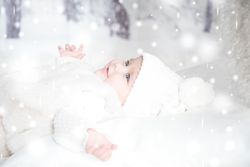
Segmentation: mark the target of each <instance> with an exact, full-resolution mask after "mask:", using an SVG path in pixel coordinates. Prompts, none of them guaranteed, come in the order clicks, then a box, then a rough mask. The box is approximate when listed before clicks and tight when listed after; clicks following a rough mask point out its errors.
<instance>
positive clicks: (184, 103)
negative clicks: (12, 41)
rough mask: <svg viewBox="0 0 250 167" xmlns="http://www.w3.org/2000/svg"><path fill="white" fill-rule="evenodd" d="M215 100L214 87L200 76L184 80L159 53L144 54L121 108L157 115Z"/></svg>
mask: <svg viewBox="0 0 250 167" xmlns="http://www.w3.org/2000/svg"><path fill="white" fill-rule="evenodd" d="M194 87H196V89H195V91H194V89H193V88H194ZM200 97H202V98H200ZM212 99H213V90H212V86H210V85H209V84H208V83H206V82H204V81H203V80H202V79H201V78H188V79H185V80H184V79H182V78H181V77H180V76H179V75H178V74H177V73H175V72H174V71H172V70H171V69H170V68H168V67H167V66H166V65H165V64H164V63H163V62H162V61H161V60H160V59H159V58H157V57H156V56H153V55H151V54H149V53H143V61H142V65H141V69H140V72H139V74H138V76H137V79H136V80H135V83H134V85H133V87H132V88H131V90H130V93H129V95H128V97H127V99H126V101H125V103H124V105H123V107H122V108H123V111H124V114H129V115H135V116H152V115H153V116H157V115H165V114H167V113H179V112H184V111H186V110H187V109H190V108H192V107H197V106H201V105H206V104H208V103H210V102H211V100H212Z"/></svg>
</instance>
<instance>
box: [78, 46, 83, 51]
mask: <svg viewBox="0 0 250 167" xmlns="http://www.w3.org/2000/svg"><path fill="white" fill-rule="evenodd" d="M77 51H78V52H82V51H83V44H81V45H80V46H79V48H78V50H77Z"/></svg>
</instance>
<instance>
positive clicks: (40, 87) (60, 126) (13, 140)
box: [3, 62, 120, 152]
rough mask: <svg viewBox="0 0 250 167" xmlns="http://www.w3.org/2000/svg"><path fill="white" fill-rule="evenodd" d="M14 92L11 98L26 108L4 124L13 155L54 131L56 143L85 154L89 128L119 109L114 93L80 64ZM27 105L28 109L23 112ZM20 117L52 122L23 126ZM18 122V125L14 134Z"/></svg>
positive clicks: (20, 85) (21, 85) (18, 86)
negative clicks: (31, 141)
mask: <svg viewBox="0 0 250 167" xmlns="http://www.w3.org/2000/svg"><path fill="white" fill-rule="evenodd" d="M11 90H12V92H11V96H12V97H14V98H15V99H18V101H20V103H21V104H22V105H23V106H24V107H21V108H20V107H19V109H18V110H15V111H14V110H12V111H10V112H9V113H7V114H6V116H5V118H4V119H5V120H4V121H3V122H4V126H5V129H6V132H7V133H8V134H7V136H8V137H7V145H8V146H9V148H10V150H11V151H12V152H16V151H17V150H18V149H19V148H20V147H22V146H23V145H24V144H25V143H27V141H30V139H34V138H36V137H39V135H41V133H37V131H38V130H39V132H41V131H44V134H46V133H48V131H49V130H48V129H51V128H52V131H51V132H52V135H53V138H54V140H55V142H56V143H58V144H60V145H62V146H64V147H66V148H68V149H70V150H73V151H84V144H85V141H86V134H87V132H86V129H87V128H90V127H91V128H96V125H97V124H98V122H100V121H105V120H106V119H110V118H111V117H113V116H115V115H116V113H117V112H118V111H117V110H119V107H120V106H119V105H120V103H119V101H118V97H117V95H116V93H115V92H114V90H113V89H112V88H111V87H110V86H108V85H106V84H105V83H104V82H103V81H101V80H100V79H99V78H98V77H97V76H96V75H95V74H94V73H93V72H91V70H90V68H88V67H87V66H85V65H84V64H83V63H79V62H74V63H66V64H63V65H60V67H58V68H56V69H55V70H52V71H50V72H49V73H47V74H46V75H45V76H44V77H42V79H41V80H39V81H38V82H35V83H29V84H27V83H18V84H16V85H14V86H13V87H12V89H11ZM20 103H19V105H20ZM26 106H28V108H29V110H25V109H24V108H26ZM16 108H18V107H16ZM31 110H32V111H31ZM13 112H14V113H15V114H13ZM30 112H32V114H30ZM13 115H19V116H16V117H13ZM20 115H23V117H24V116H25V115H31V116H32V117H39V118H41V117H42V116H44V117H47V118H49V117H50V118H52V119H35V120H36V122H35V126H34V124H33V126H29V125H27V126H22V125H21V124H27V123H25V122H23V121H20V120H19V119H20V118H21V117H20ZM31 119H32V118H31ZM10 120H11V121H10ZM39 120H43V121H41V122H39ZM44 120H45V121H44ZM46 121H47V123H44V122H46ZM48 121H50V122H48ZM17 123H18V124H19V126H16V128H17V129H15V130H14V131H13V127H14V126H15V125H16V124H17ZM44 124H45V125H46V126H47V127H44ZM48 126H50V127H48ZM27 132H29V133H27ZM26 134H27V135H28V136H27V135H26Z"/></svg>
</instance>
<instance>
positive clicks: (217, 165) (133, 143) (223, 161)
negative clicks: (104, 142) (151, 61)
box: [3, 112, 250, 167]
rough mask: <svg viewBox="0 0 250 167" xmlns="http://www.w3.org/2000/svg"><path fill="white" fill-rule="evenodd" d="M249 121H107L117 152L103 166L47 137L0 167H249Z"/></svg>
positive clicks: (209, 117)
mask: <svg viewBox="0 0 250 167" xmlns="http://www.w3.org/2000/svg"><path fill="white" fill-rule="evenodd" d="M249 116H250V113H248V112H245V113H244V112H239V113H231V114H228V115H221V114H215V113H209V114H208V113H202V114H198V113H196V114H190V113H186V114H182V115H171V116H166V117H162V118H155V119H152V118H123V119H117V120H112V121H110V122H108V123H107V126H108V127H110V128H109V130H111V131H112V132H113V134H114V135H112V136H109V137H110V139H111V140H112V141H113V142H114V143H116V144H118V149H117V150H116V151H114V154H113V156H112V158H111V160H109V161H107V162H101V161H99V160H97V159H96V158H94V157H92V156H91V155H87V154H85V153H73V152H70V151H68V150H65V149H63V148H61V147H60V146H58V145H56V144H55V143H54V142H53V140H52V139H51V138H50V137H49V136H48V137H45V138H41V139H38V140H37V141H35V142H33V143H30V144H29V145H28V146H27V147H25V148H23V149H21V150H20V151H19V152H17V153H16V154H14V155H13V156H11V157H10V158H9V159H8V160H7V161H6V162H5V164H4V165H3V167H17V166H18V167H73V166H74V167H78V166H81V167H97V166H98V167H99V166H109V167H112V166H115V167H135V166H144V167H149V166H150V167H168V166H169V167H236V166H237V167H249V166H250V143H249V141H250V140H249V139H250V131H249V125H250V117H249Z"/></svg>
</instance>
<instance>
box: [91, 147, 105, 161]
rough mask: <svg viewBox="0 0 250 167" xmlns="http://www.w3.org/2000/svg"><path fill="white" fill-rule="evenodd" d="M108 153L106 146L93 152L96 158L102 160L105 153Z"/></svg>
mask: <svg viewBox="0 0 250 167" xmlns="http://www.w3.org/2000/svg"><path fill="white" fill-rule="evenodd" d="M106 151H107V148H106V147H105V145H103V146H101V147H99V148H97V149H96V150H95V151H93V153H92V154H93V155H95V156H96V157H98V158H100V157H101V156H102V155H103V154H104V153H105V152H106Z"/></svg>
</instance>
